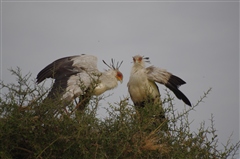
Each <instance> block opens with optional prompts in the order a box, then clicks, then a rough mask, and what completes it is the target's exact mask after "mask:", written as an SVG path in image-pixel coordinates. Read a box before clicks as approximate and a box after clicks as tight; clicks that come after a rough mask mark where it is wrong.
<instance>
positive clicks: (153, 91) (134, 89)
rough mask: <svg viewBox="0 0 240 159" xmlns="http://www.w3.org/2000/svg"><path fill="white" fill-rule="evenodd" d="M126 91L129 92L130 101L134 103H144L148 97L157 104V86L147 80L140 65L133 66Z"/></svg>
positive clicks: (158, 95)
mask: <svg viewBox="0 0 240 159" xmlns="http://www.w3.org/2000/svg"><path fill="white" fill-rule="evenodd" d="M128 91H129V92H131V93H130V95H131V99H132V101H133V102H134V103H138V104H137V105H139V104H140V103H139V101H140V102H142V101H146V100H148V99H147V98H148V97H149V95H151V96H152V97H153V98H154V102H155V103H156V102H159V99H160V93H159V91H158V87H157V85H156V84H155V83H154V82H153V81H150V80H148V77H147V73H146V69H145V68H144V67H143V66H142V65H134V66H133V68H132V71H131V76H130V79H129V82H128Z"/></svg>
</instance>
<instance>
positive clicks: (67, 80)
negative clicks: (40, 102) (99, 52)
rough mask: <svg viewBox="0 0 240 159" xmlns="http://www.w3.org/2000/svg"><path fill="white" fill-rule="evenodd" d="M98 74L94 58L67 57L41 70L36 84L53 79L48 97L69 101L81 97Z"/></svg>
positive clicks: (88, 56)
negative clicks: (59, 97)
mask: <svg viewBox="0 0 240 159" xmlns="http://www.w3.org/2000/svg"><path fill="white" fill-rule="evenodd" d="M99 74H100V72H99V71H98V70H97V58H96V57H95V56H92V55H77V56H69V57H64V58H60V59H58V60H56V61H54V62H52V63H51V64H49V65H48V66H46V67H45V68H44V69H43V70H41V71H40V72H39V73H38V75H37V83H40V82H42V81H43V80H45V79H46V78H53V79H55V82H54V84H53V87H52V89H51V91H50V92H49V94H48V97H50V98H55V97H57V96H60V95H63V97H62V98H65V99H68V100H70V99H72V98H74V97H75V96H79V95H82V94H83V93H84V92H85V90H87V89H88V88H89V86H90V84H91V81H92V79H93V78H94V79H95V78H97V77H96V76H97V75H99ZM64 92H65V93H64ZM63 93H64V94H63Z"/></svg>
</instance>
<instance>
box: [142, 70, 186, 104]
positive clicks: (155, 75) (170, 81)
mask: <svg viewBox="0 0 240 159" xmlns="http://www.w3.org/2000/svg"><path fill="white" fill-rule="evenodd" d="M146 73H147V77H148V79H149V80H151V81H155V82H158V83H160V84H164V85H165V86H166V87H167V88H169V89H170V90H171V91H173V93H174V94H175V95H176V97H177V98H178V99H182V100H183V101H184V102H185V103H186V104H187V105H189V106H191V103H190V101H189V100H188V98H187V97H186V96H185V95H184V94H183V93H182V92H181V91H180V90H179V89H178V88H179V87H180V86H181V85H183V84H185V83H186V82H185V81H184V80H182V79H181V78H179V77H177V76H175V75H173V74H171V73H170V72H167V71H166V70H164V69H161V68H157V67H154V66H150V67H147V68H146Z"/></svg>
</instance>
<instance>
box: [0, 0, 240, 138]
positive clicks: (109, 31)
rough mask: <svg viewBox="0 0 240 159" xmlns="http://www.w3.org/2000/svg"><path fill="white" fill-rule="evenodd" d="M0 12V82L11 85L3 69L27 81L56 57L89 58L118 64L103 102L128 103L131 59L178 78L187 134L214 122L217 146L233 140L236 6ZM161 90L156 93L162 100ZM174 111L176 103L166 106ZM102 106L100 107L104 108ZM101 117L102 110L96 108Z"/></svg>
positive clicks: (5, 5) (105, 5) (120, 5)
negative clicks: (119, 80) (188, 105)
mask: <svg viewBox="0 0 240 159" xmlns="http://www.w3.org/2000/svg"><path fill="white" fill-rule="evenodd" d="M1 5H2V6H1V7H2V14H1V15H2V16H1V18H2V59H1V60H2V64H1V65H2V68H1V71H2V77H1V78H2V79H3V80H4V81H5V82H14V81H15V78H14V77H12V76H11V74H10V72H9V71H8V69H9V68H11V67H12V68H16V66H19V67H20V68H21V69H22V72H23V74H26V73H28V72H31V73H32V78H34V77H36V75H37V73H38V72H39V71H40V70H41V69H42V68H43V67H45V66H46V65H48V64H49V63H51V62H52V61H54V60H56V59H57V58H60V57H64V56H70V55H76V54H82V53H85V54H92V55H96V56H97V57H98V59H99V69H100V70H104V69H105V68H107V67H106V66H105V65H104V64H103V63H102V62H101V60H102V59H104V60H106V61H110V59H111V58H114V59H116V60H119V61H120V60H123V61H124V62H123V65H122V67H121V68H120V70H121V71H122V73H123V74H124V82H123V84H120V85H119V86H118V88H116V89H114V90H113V91H109V92H106V93H105V94H106V95H108V94H110V93H114V95H113V96H111V97H108V98H107V99H106V102H111V103H113V102H116V101H119V98H123V96H128V92H127V86H126V85H127V81H128V78H129V74H130V69H131V66H132V63H131V62H132V56H134V55H136V54H140V55H145V56H149V57H150V60H151V64H153V65H155V66H158V67H161V68H165V69H167V70H168V71H169V72H172V73H173V74H175V75H177V76H179V77H181V78H182V79H184V80H185V81H186V82H187V84H186V85H183V86H182V87H180V89H181V90H182V91H183V92H184V94H185V95H186V96H187V97H188V98H189V99H190V101H191V102H192V103H193V104H195V103H197V101H198V100H199V98H200V96H202V95H203V92H205V91H207V90H208V89H209V88H210V87H212V88H213V90H212V91H211V92H210V95H208V98H206V99H205V100H204V101H205V102H204V103H201V105H200V106H198V107H197V108H196V111H193V112H191V113H190V120H194V122H193V124H192V130H193V131H194V130H196V129H197V128H199V123H200V122H202V121H206V124H207V125H209V124H210V121H209V119H210V117H211V114H213V115H214V119H215V126H216V129H217V130H218V132H217V134H218V135H219V136H218V137H219V139H220V142H223V143H226V141H227V139H228V137H229V136H230V134H231V133H232V132H233V133H234V134H233V136H232V140H231V141H232V142H233V143H234V142H236V141H238V140H239V3H238V2H233V1H232V2H186V1H185V2H150V3H147V2H89V3H88V2H40V1H37V2H16V1H15V2H9V1H3V2H2V3H1ZM163 89H165V87H163V86H160V91H161V92H162V93H163V94H162V97H164V93H165V92H164V90H163ZM174 102H175V104H176V109H177V110H178V111H182V110H183V108H184V103H183V102H182V101H179V100H177V99H176V100H175V101H174ZM104 105H105V104H102V106H104ZM99 115H100V116H102V117H104V109H103V108H101V107H100V108H99Z"/></svg>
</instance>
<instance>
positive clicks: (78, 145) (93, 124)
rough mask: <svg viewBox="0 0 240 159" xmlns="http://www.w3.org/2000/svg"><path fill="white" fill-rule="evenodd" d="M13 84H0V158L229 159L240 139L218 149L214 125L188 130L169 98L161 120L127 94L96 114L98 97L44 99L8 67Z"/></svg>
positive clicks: (39, 89)
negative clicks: (80, 101) (101, 115)
mask: <svg viewBox="0 0 240 159" xmlns="http://www.w3.org/2000/svg"><path fill="white" fill-rule="evenodd" d="M11 72H12V73H13V75H14V76H16V77H17V79H16V81H17V84H4V83H3V82H2V83H1V89H3V92H5V93H4V94H2V95H1V98H0V143H1V145H0V158H2V159H5V158H14V159H15V158H24V159H30V158H39V159H45V158H51V159H54V158H68V159H71V158H74V159H75V158H84V159H88V158H89V159H94V158H97V159H101V158H109V159H114V158H124V159H125V158H129V159H132V158H133V159H134V158H136V159H140V158H143V159H147V158H159V159H175V158H176V159H186V158H188V159H191V158H192V159H195V158H198V159H205V158H206V159H217V158H228V157H229V158H234V156H235V155H236V152H237V150H238V148H239V146H240V143H239V142H238V143H237V144H235V145H233V144H231V143H230V142H227V144H226V145H225V149H223V150H218V144H219V143H218V139H217V134H216V130H215V128H214V123H213V117H212V120H211V121H212V124H211V125H212V127H210V128H205V127H204V125H205V124H204V122H203V123H202V124H201V125H200V128H199V131H198V132H190V124H191V123H189V121H188V114H189V113H190V112H191V111H192V110H193V109H194V108H195V107H196V106H198V105H199V103H201V101H202V99H204V98H205V97H206V95H208V93H209V91H210V90H211V89H209V90H208V91H207V92H206V93H205V94H204V95H203V97H202V98H201V99H200V100H199V102H198V103H197V104H196V105H195V106H193V108H190V109H187V110H183V112H182V113H180V114H179V113H176V112H175V110H174V107H173V104H172V100H173V99H172V98H171V96H170V95H169V92H167V91H166V94H167V95H168V98H166V99H164V100H163V107H164V108H165V114H166V120H164V121H163V120H159V118H158V113H159V112H158V108H159V107H157V106H154V105H149V106H146V107H144V108H142V109H138V110H135V109H134V107H133V106H132V105H130V104H129V101H128V98H124V99H122V100H120V102H117V103H114V104H109V106H108V109H107V117H106V119H104V120H100V119H98V118H97V117H96V115H97V114H96V111H97V107H98V102H99V101H100V100H101V97H93V98H92V99H91V101H90V103H89V106H88V107H87V108H86V109H84V110H83V111H77V110H76V109H75V107H76V104H74V103H73V104H70V105H69V106H67V107H63V103H62V102H61V101H60V100H54V101H53V100H44V97H45V96H46V93H47V91H46V88H44V86H43V85H39V86H38V85H36V84H35V83H34V81H30V77H31V75H30V74H27V75H25V76H22V75H21V71H20V69H17V70H16V71H14V70H11Z"/></svg>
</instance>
